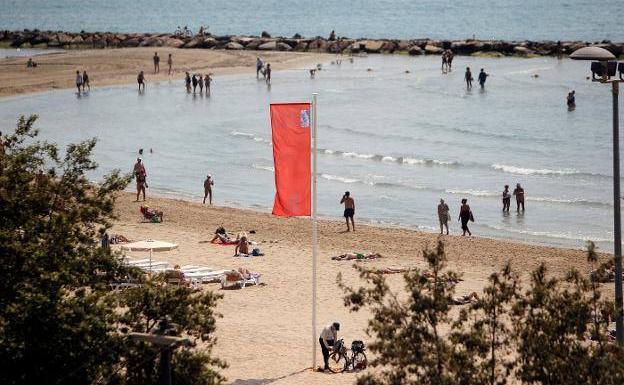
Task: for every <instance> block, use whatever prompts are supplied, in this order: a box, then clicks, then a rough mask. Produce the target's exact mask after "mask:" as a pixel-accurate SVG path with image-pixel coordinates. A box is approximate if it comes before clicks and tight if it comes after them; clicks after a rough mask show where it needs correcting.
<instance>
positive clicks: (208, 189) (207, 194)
mask: <svg viewBox="0 0 624 385" xmlns="http://www.w3.org/2000/svg"><path fill="white" fill-rule="evenodd" d="M212 186H214V181H213V180H212V175H210V174H208V176H206V180H205V181H204V204H206V198H208V203H210V204H211V205H212Z"/></svg>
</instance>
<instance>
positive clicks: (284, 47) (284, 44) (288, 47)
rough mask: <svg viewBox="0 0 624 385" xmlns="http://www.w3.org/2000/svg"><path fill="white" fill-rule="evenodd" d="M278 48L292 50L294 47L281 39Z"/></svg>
mask: <svg viewBox="0 0 624 385" xmlns="http://www.w3.org/2000/svg"><path fill="white" fill-rule="evenodd" d="M277 50H278V51H292V47H291V46H290V45H288V44H286V43H284V42H283V41H280V42H279V43H277Z"/></svg>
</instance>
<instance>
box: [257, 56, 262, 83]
mask: <svg viewBox="0 0 624 385" xmlns="http://www.w3.org/2000/svg"><path fill="white" fill-rule="evenodd" d="M263 68H264V63H263V62H262V59H260V58H259V57H257V58H256V79H260V72H262V69H263ZM263 75H264V72H263Z"/></svg>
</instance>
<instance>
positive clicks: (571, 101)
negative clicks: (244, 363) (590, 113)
mask: <svg viewBox="0 0 624 385" xmlns="http://www.w3.org/2000/svg"><path fill="white" fill-rule="evenodd" d="M575 95H576V92H575V91H574V90H572V91H570V92H568V96H567V97H566V104H567V105H568V111H573V110H574V109H575V108H576V96H575Z"/></svg>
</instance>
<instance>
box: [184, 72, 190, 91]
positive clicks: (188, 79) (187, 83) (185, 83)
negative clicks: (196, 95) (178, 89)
mask: <svg viewBox="0 0 624 385" xmlns="http://www.w3.org/2000/svg"><path fill="white" fill-rule="evenodd" d="M184 85H185V86H186V92H188V93H191V75H190V74H189V73H188V72H187V73H186V75H185V76H184Z"/></svg>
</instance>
